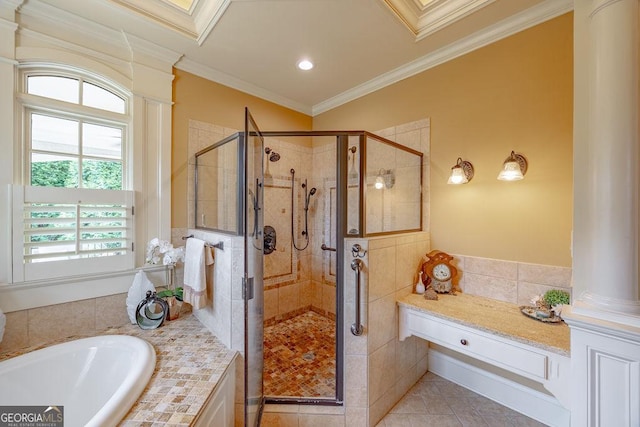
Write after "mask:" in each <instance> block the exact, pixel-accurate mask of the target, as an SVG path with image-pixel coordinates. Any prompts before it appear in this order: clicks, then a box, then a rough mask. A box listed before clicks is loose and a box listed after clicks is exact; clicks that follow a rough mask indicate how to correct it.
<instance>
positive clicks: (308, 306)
mask: <svg viewBox="0 0 640 427" xmlns="http://www.w3.org/2000/svg"><path fill="white" fill-rule="evenodd" d="M262 135H264V138H265V140H264V142H265V145H266V147H264V148H262V149H261V151H260V153H261V155H262V168H263V178H264V179H263V180H262V181H260V180H259V179H258V182H257V183H247V186H248V187H247V191H248V189H251V188H261V189H262V197H263V200H262V202H261V203H257V204H256V206H257V205H260V206H262V210H261V211H260V212H261V214H262V215H263V216H264V222H263V227H262V228H261V230H259V231H258V232H257V233H258V234H261V235H262V238H263V273H262V274H263V277H262V278H263V291H264V307H263V308H264V310H263V318H262V325H260V327H263V328H264V371H263V385H264V395H265V397H266V399H267V401H270V402H274V403H282V402H296V403H315V404H334V405H340V404H342V402H343V401H344V397H345V396H344V375H343V372H344V357H343V356H344V341H345V340H344V334H345V333H350V332H349V328H350V325H352V324H353V323H354V322H355V319H351V318H349V319H345V318H344V303H345V289H344V287H343V283H344V278H345V276H346V275H353V274H354V271H352V270H351V269H350V268H349V267H348V266H349V262H351V260H352V257H353V256H356V257H357V255H353V252H352V248H351V247H345V238H349V237H354V238H355V237H369V236H377V235H385V234H390V233H398V232H409V231H418V230H420V229H421V226H422V222H421V221H422V199H421V185H422V184H421V183H422V153H420V152H418V151H416V150H413V149H410V148H407V147H404V146H402V145H399V144H397V143H395V142H393V141H390V140H388V139H385V138H382V137H380V136H376V135H374V134H371V133H368V132H362V131H348V132H343V131H338V132H332V131H329V132H263V133H262ZM242 141H243V135H242V133H240V134H237V135H235V136H234V135H232V136H231V137H229V138H226V139H225V140H223V141H220V142H219V143H217V144H214V145H213V146H212V148H210V149H209V150H208V151H207V150H202V152H201V153H199V154H198V155H197V156H196V174H195V180H196V184H197V185H196V207H195V224H196V227H197V228H205V229H210V230H215V231H217V232H223V233H229V234H234V235H239V234H241V232H242V230H243V227H242V212H243V209H244V207H243V205H242V204H243V203H244V200H245V198H244V196H243V195H244V194H245V193H246V191H245V189H243V186H244V185H245V183H244V181H243V174H242V171H243V168H244V167H245V166H244V165H243V164H242V159H243V158H244V154H243V150H244V144H243V142H242ZM214 158H215V160H214ZM381 170H383V171H385V174H386V179H387V182H389V184H388V185H386V186H385V185H383V186H382V188H380V189H378V188H376V186H375V183H376V179H377V178H378V175H379V174H380V171H381ZM383 178H385V177H383ZM391 183H393V184H391ZM249 184H250V185H249ZM248 200H254V199H248ZM249 229H250V230H252V228H251V227H250V228H249ZM345 262H346V263H345ZM345 265H346V266H347V267H346V269H345ZM362 268H363V269H364V270H366V268H367V267H366V265H363V266H362ZM364 295H366V293H364ZM363 304H366V302H363ZM345 324H346V327H345ZM366 326H367V325H366V324H364V334H366V333H367V331H366ZM361 333H362V332H361Z"/></svg>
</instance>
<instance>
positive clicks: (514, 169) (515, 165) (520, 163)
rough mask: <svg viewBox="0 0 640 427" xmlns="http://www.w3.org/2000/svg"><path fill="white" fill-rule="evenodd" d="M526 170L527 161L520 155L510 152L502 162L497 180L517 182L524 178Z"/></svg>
mask: <svg viewBox="0 0 640 427" xmlns="http://www.w3.org/2000/svg"><path fill="white" fill-rule="evenodd" d="M527 168H528V164H527V159H525V158H524V156H523V155H522V154H518V153H516V152H514V151H512V152H511V155H509V157H507V158H506V160H505V161H504V163H503V165H502V170H501V171H500V173H499V174H498V179H499V180H500V181H519V180H521V179H523V178H524V175H525V174H526V173H527Z"/></svg>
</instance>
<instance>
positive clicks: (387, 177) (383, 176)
mask: <svg viewBox="0 0 640 427" xmlns="http://www.w3.org/2000/svg"><path fill="white" fill-rule="evenodd" d="M395 183H396V177H395V175H394V174H393V171H392V170H391V169H380V171H379V172H378V175H377V176H376V181H375V183H374V184H373V186H374V187H375V189H376V190H382V189H383V188H386V189H387V190H388V189H390V188H393V186H394V184H395Z"/></svg>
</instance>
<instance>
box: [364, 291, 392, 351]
mask: <svg viewBox="0 0 640 427" xmlns="http://www.w3.org/2000/svg"><path fill="white" fill-rule="evenodd" d="M396 312H397V309H396V298H395V293H393V294H391V295H388V296H386V297H383V298H379V299H377V300H375V301H372V302H370V303H369V316H368V322H367V332H368V335H369V354H371V353H373V352H374V351H376V350H377V349H379V348H380V347H381V346H383V345H385V344H387V343H388V342H392V341H393V339H394V338H395V337H396V335H397V330H398V320H397V314H396Z"/></svg>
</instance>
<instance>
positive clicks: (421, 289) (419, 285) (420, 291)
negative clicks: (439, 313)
mask: <svg viewBox="0 0 640 427" xmlns="http://www.w3.org/2000/svg"><path fill="white" fill-rule="evenodd" d="M424 291H425V287H424V283H422V271H421V272H419V273H418V282H417V283H416V294H418V295H422V294H424Z"/></svg>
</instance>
